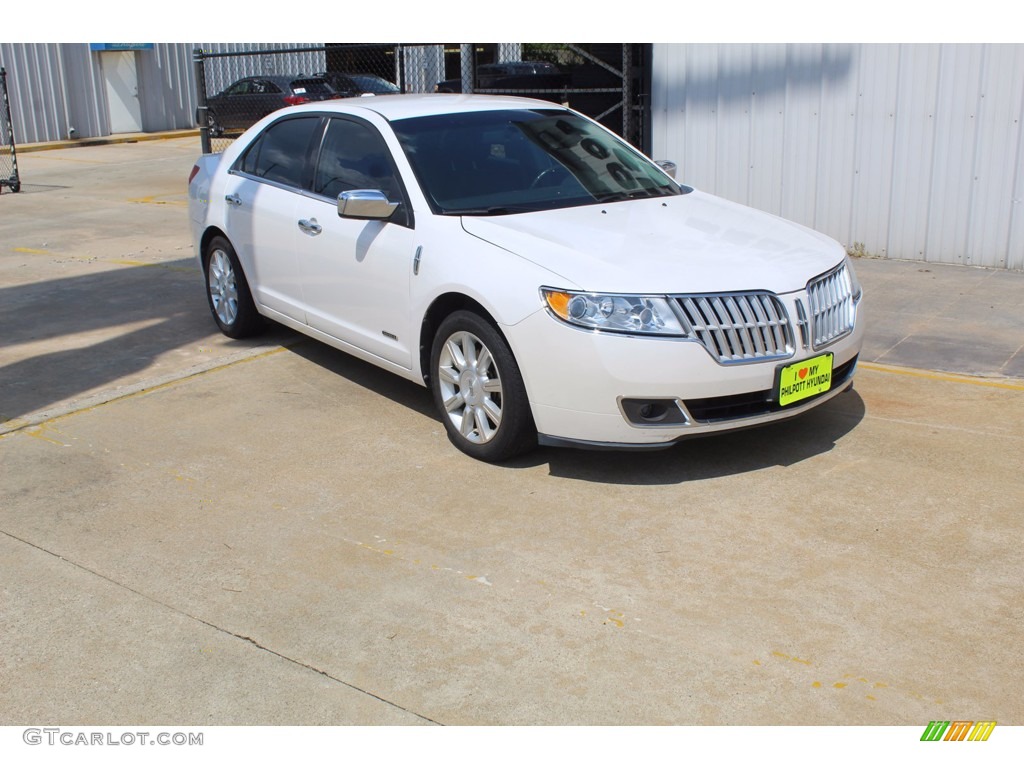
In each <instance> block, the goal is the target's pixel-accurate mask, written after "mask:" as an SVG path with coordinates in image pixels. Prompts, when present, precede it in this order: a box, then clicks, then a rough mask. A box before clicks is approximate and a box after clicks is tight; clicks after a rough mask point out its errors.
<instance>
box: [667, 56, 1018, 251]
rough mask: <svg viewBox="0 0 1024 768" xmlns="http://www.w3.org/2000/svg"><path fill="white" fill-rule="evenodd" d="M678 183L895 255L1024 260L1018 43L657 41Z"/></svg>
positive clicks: (669, 153) (669, 142)
mask: <svg viewBox="0 0 1024 768" xmlns="http://www.w3.org/2000/svg"><path fill="white" fill-rule="evenodd" d="M652 67H653V72H652V80H653V88H652V137H653V145H654V147H653V148H654V154H655V156H656V157H658V158H666V159H674V160H676V161H677V162H678V163H679V165H680V172H679V177H680V179H682V180H684V181H686V182H687V183H691V184H694V185H695V186H697V187H700V188H702V189H705V190H707V191H709V192H714V193H715V194H719V195H722V196H723V197H727V198H730V199H733V200H737V201H739V202H743V203H746V204H748V205H753V206H755V207H757V208H761V209H763V210H767V211H770V212H772V213H776V214H779V215H781V216H785V217H786V218H789V219H793V220H795V221H799V222H801V223H803V224H806V225H808V226H811V227H814V228H815V229H819V230H821V231H823V232H826V233H828V234H829V235H831V236H833V237H835V238H836V239H838V240H839V241H841V242H843V243H844V244H846V245H847V246H848V247H857V248H862V249H863V250H864V251H866V252H867V253H870V254H875V255H879V256H888V257H892V258H909V259H923V260H927V261H934V262H945V263H959V264H975V265H983V266H990V267H1009V268H1012V269H1024V214H1022V212H1021V206H1022V205H1024V173H1022V169H1021V163H1022V161H1024V132H1022V130H1021V126H1022V122H1024V46H1021V45H981V44H978V45H974V44H970V45H967V44H949V45H938V44H935V45H924V44H921V45H705V44H702V45H664V44H657V45H655V46H654V57H653V64H652Z"/></svg>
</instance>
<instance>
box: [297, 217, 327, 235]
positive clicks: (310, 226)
mask: <svg viewBox="0 0 1024 768" xmlns="http://www.w3.org/2000/svg"><path fill="white" fill-rule="evenodd" d="M299 229H301V230H302V231H303V232H305V233H306V234H307V235H313V236H316V235H319V234H320V233H321V232H323V229H324V228H323V227H321V226H320V225H319V224H317V223H316V219H299Z"/></svg>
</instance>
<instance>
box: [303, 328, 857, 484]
mask: <svg viewBox="0 0 1024 768" xmlns="http://www.w3.org/2000/svg"><path fill="white" fill-rule="evenodd" d="M290 350H291V351H292V352H293V353H294V354H296V355H299V356H301V357H302V358H304V359H306V360H308V361H309V362H311V363H313V364H315V365H317V366H320V367H322V368H324V369H326V370H328V371H331V372H332V373H334V374H336V375H338V376H342V377H344V378H345V379H346V380H348V381H349V382H351V383H353V384H356V385H358V386H360V387H363V388H365V389H368V390H370V391H372V392H374V393H376V394H378V395H380V396H381V397H385V398H387V399H388V400H391V401H393V402H394V403H396V404H398V405H401V406H403V407H405V408H409V409H410V410H413V411H416V412H417V413H419V414H422V415H424V416H426V417H428V418H430V419H433V420H435V421H438V425H439V426H440V420H439V417H438V414H437V411H436V410H435V408H434V402H433V398H432V397H431V394H430V391H429V390H428V389H426V388H424V387H420V386H418V385H416V384H415V383H413V382H411V381H408V380H406V379H403V378H401V377H399V376H395V375H393V374H391V373H388V372H387V371H384V370H382V369H380V368H377V367H376V366H374V365H371V364H370V363H367V362H364V361H362V360H359V359H358V358H355V357H352V356H351V355H348V354H345V353H344V352H340V351H338V350H335V349H334V348H332V347H329V346H327V345H326V344H322V343H320V342H317V341H313V340H312V339H310V340H303V341H301V342H299V343H298V344H295V345H291V346H290ZM864 414H865V406H864V401H863V400H862V399H861V397H860V395H859V394H857V392H856V391H851V392H846V393H844V394H842V395H839V396H838V397H836V398H835V399H834V400H832V401H831V402H828V403H825V404H824V405H822V406H821V407H819V408H816V409H814V410H813V411H811V412H809V413H804V414H802V415H800V416H798V417H795V418H793V419H790V420H787V421H782V422H776V423H775V424H769V425H765V426H761V427H756V428H753V429H746V430H742V431H738V432H730V433H728V434H722V435H712V436H708V437H702V438H696V439H693V440H687V441H684V442H681V443H679V444H678V445H675V446H673V447H671V448H666V449H664V450H653V451H593V450H582V449H572V448H539V449H537V450H535V451H533V452H532V453H529V454H527V455H526V456H522V457H520V458H518V459H513V460H511V461H508V462H505V463H504V464H503V465H502V466H505V467H507V468H509V469H510V470H516V469H526V468H530V467H537V466H540V465H543V464H547V465H548V466H549V469H550V474H551V475H552V476H555V477H565V478H572V479H576V480H585V481H589V482H594V483H610V484H614V485H670V484H675V483H684V482H687V481H690V480H706V479H709V478H715V477H726V476H730V475H740V474H744V473H747V472H756V471H758V470H762V469H766V468H768V467H775V466H790V465H793V464H797V463H799V462H801V461H805V460H807V459H809V458H812V457H814V456H818V455H820V454H823V453H827V452H828V451H830V450H832V448H833V447H834V446H835V444H836V442H837V441H838V440H840V439H841V438H842V437H843V436H844V435H846V434H847V433H848V432H850V431H851V430H852V429H854V427H856V426H857V424H859V423H860V422H861V420H862V419H863V418H864ZM445 444H446V449H447V450H451V451H452V452H456V450H457V449H456V448H455V447H454V446H451V445H450V444H448V443H447V440H446V441H445Z"/></svg>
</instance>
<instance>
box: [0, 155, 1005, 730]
mask: <svg viewBox="0 0 1024 768" xmlns="http://www.w3.org/2000/svg"><path fill="white" fill-rule="evenodd" d="M197 150H198V140H197V139H195V138H194V137H179V138H175V139H168V140H164V141H152V142H144V143H137V144H120V145H114V146H99V147H75V148H68V149H59V150H54V151H51V152H34V153H29V154H27V155H25V156H24V157H22V156H19V167H20V168H21V172H22V183H23V187H22V189H23V191H22V192H21V193H19V194H17V195H13V194H11V195H9V194H6V193H5V194H3V195H2V196H0V329H2V341H0V343H2V345H3V346H2V347H0V422H2V425H0V551H2V556H0V579H2V586H0V626H3V627H4V631H3V632H2V633H0V724H38V723H41V722H43V723H57V722H59V723H62V724H65V725H73V724H82V725H85V724H99V723H124V724H156V723H169V722H173V723H192V724H394V725H400V724H432V723H441V724H669V723H672V724H706V725H714V724H748V725H754V724H878V725H890V724H901V725H903V724H905V725H918V724H920V725H921V726H922V727H923V726H924V725H925V724H927V723H928V722H929V721H930V720H934V719H958V718H966V719H972V718H973V719H983V718H985V719H995V720H998V721H999V722H1000V723H1006V724H1014V723H1016V724H1022V723H1024V707H1022V705H1021V700H1020V697H1019V693H1018V692H1019V689H1020V687H1021V685H1022V683H1024V672H1022V670H1021V668H1020V665H1019V655H1020V647H1019V641H1018V640H1017V635H1018V634H1019V627H1020V625H1021V622H1022V620H1024V615H1022V605H1024V600H1022V597H1024V584H1022V577H1021V574H1022V573H1024V567H1022V566H1024V557H1022V555H1021V551H1020V547H1019V541H1020V540H1021V534H1022V533H1024V520H1022V518H1021V515H1020V511H1021V507H1022V503H1021V502H1022V489H1021V481H1020V478H1021V476H1022V472H1021V470H1022V469H1024V465H1022V459H1021V456H1022V452H1021V448H1022V447H1024V438H1022V429H1021V427H1022V426H1024V378H1022V377H1024V360H1022V351H1021V348H1022V346H1024V302H1021V300H1020V299H1021V297H1024V275H1022V274H1019V273H1005V272H995V271H987V270H979V269H971V268H960V267H943V266H937V265H925V264H919V263H912V262H890V261H867V260H860V261H859V262H858V264H857V269H858V273H859V275H860V277H861V280H862V282H863V283H864V285H865V290H866V291H867V297H868V298H867V305H866V312H867V313H868V322H869V325H868V339H867V343H866V346H865V350H864V355H863V356H862V365H861V368H860V371H859V373H858V376H857V385H856V391H855V392H854V393H853V394H850V395H848V396H844V397H842V398H839V399H838V400H836V401H834V403H831V404H829V405H828V406H826V407H824V408H822V409H819V411H818V412H816V413H814V414H811V415H809V416H808V417H806V418H803V419H800V420H796V421H792V422H788V423H785V424H781V425H777V426H776V427H772V428H770V429H762V430H756V431H751V432H745V433H740V434H735V435H729V436H721V437H716V438H711V439H708V440H701V441H694V442H691V443H688V444H684V445H681V446H678V447H677V448H675V449H672V450H669V451H665V452H661V453H655V454H614V453H613V454H604V453H599V454H595V453H586V452H576V451H556V450H541V451H538V452H537V453H535V454H533V455H531V456H529V457H527V458H525V459H523V460H521V461H519V462H517V463H515V464H513V465H511V466H506V467H494V466H487V465H483V464H479V463H476V462H473V461H471V460H469V459H468V458H466V457H465V456H462V455H461V454H459V453H457V452H456V451H455V450H454V449H453V448H452V447H451V446H450V445H449V444H448V442H447V440H446V439H445V437H444V430H443V428H442V427H441V425H440V423H439V422H438V421H437V419H436V418H435V417H434V415H433V413H432V408H431V402H430V398H429V395H428V393H427V391H426V390H424V389H421V388H418V387H416V386H414V385H412V384H409V383H408V382H405V381H402V380H399V379H397V378H395V377H392V376H389V375H387V374H385V373H382V372H380V371H378V370H376V369H374V368H372V367H370V366H368V365H365V364H363V363H360V362H359V361H356V360H354V359H352V358H350V357H347V356H345V355H343V354H341V353H338V352H336V351H334V350H331V349H329V348H327V347H324V346H322V345H320V344H317V343H315V342H312V341H307V340H302V339H300V338H299V337H297V336H295V335H293V334H291V333H289V332H287V331H284V330H278V331H275V332H272V333H271V334H269V335H268V336H266V337H263V338H261V339H259V340H256V341H253V342H248V341H247V342H236V341H231V340H228V339H226V338H224V337H222V336H220V335H219V334H218V333H216V327H215V326H214V325H213V323H212V321H211V320H210V318H209V316H208V310H207V308H206V300H205V297H204V294H203V289H202V280H201V277H200V275H199V274H198V271H197V270H196V269H195V268H194V266H193V262H192V261H191V254H190V246H189V242H188V229H187V224H186V221H185V207H184V201H185V180H186V179H187V174H188V170H189V168H190V167H191V163H192V160H193V158H194V156H195V154H196V152H197Z"/></svg>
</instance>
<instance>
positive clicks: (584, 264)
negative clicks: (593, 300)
mask: <svg viewBox="0 0 1024 768" xmlns="http://www.w3.org/2000/svg"><path fill="white" fill-rule="evenodd" d="M462 225H463V228H464V229H465V230H466V232H468V233H470V234H472V235H474V236H476V237H479V238H481V239H483V240H486V241H487V242H489V243H492V244H494V245H496V246H498V247H500V248H503V249H505V250H508V251H511V252H513V253H516V254H518V255H519V256H521V257H522V258H524V259H527V260H529V261H532V262H534V263H536V264H537V265H538V266H541V267H544V268H545V269H547V270H549V271H551V272H554V273H556V274H558V275H560V276H562V277H563V278H564V279H565V280H566V281H567V282H568V283H571V284H572V285H568V284H566V285H561V286H555V287H562V288H573V287H576V288H579V289H582V290H586V291H607V292H613V293H716V292H722V291H740V290H744V291H745V290H767V291H773V292H775V293H786V292H789V291H794V290H799V289H802V288H803V287H804V286H805V285H806V284H807V281H808V280H809V279H810V278H812V277H814V276H816V275H819V274H821V273H822V272H826V271H828V270H829V269H830V268H832V267H834V266H835V265H836V264H838V263H839V262H840V261H841V260H842V258H843V255H844V253H845V252H844V250H843V248H842V246H840V245H839V243H837V242H835V241H834V240H832V239H831V238H829V237H826V236H825V235H822V234H820V233H818V232H815V231H813V230H810V229H808V228H806V227H803V226H801V225H799V224H795V223H793V222H790V221H786V220H784V219H780V218H778V217H776V216H772V215H770V214H767V213H764V212H762V211H758V210H755V209H753V208H748V207H746V206H742V205H738V204H736V203H732V202H729V201H727V200H723V199H721V198H718V197H714V196H713V195H708V194H705V193H701V192H698V191H696V190H695V191H693V192H690V193H688V194H685V195H680V196H675V197H670V198H666V197H660V198H652V199H648V200H627V201H621V202H616V203H609V204H606V205H588V206H582V207H577V208H561V209H557V210H551V211H540V212H536V213H527V214H515V215H508V216H488V217H476V216H465V217H463V219H462Z"/></svg>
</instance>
